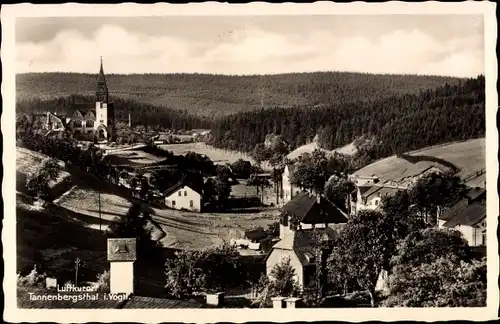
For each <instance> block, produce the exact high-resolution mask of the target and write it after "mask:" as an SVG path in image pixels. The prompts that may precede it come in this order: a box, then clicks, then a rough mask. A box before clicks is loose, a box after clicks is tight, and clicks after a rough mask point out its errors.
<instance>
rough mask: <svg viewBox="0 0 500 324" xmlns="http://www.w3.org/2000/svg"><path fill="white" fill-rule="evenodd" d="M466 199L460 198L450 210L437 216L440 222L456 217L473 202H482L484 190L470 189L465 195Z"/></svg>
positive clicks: (484, 196) (484, 197)
mask: <svg viewBox="0 0 500 324" xmlns="http://www.w3.org/2000/svg"><path fill="white" fill-rule="evenodd" d="M466 196H467V197H466V198H462V199H461V200H459V201H458V202H457V203H456V204H455V205H453V206H452V207H451V208H449V209H448V210H446V211H445V212H443V213H442V214H441V216H439V219H441V220H446V221H447V220H450V219H452V218H453V217H454V216H456V215H457V214H458V213H459V212H460V211H462V210H463V209H465V208H466V207H467V206H469V204H471V203H473V202H475V201H482V200H485V199H486V189H484V188H471V189H469V191H468V192H467V194H466Z"/></svg>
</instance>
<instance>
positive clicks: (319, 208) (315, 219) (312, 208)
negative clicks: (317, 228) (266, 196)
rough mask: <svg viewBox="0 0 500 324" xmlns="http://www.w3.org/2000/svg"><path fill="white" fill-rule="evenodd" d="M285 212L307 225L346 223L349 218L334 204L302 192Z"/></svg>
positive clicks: (291, 201) (286, 206) (289, 203)
mask: <svg viewBox="0 0 500 324" xmlns="http://www.w3.org/2000/svg"><path fill="white" fill-rule="evenodd" d="M283 212H284V213H286V214H288V215H290V216H291V217H292V218H294V219H296V220H297V221H299V222H301V223H305V224H324V223H329V224H333V223H346V222H347V217H346V216H345V214H344V213H343V212H342V211H341V210H340V209H339V208H338V207H337V206H335V205H334V204H333V203H331V202H329V201H328V200H326V199H325V198H323V197H320V201H319V202H318V201H317V199H316V197H314V196H312V195H310V194H309V193H308V192H306V191H302V192H301V193H299V194H298V195H297V196H295V197H294V198H293V199H292V200H290V201H289V202H288V203H287V204H286V205H285V206H283Z"/></svg>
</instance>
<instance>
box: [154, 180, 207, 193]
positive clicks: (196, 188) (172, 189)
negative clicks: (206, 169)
mask: <svg viewBox="0 0 500 324" xmlns="http://www.w3.org/2000/svg"><path fill="white" fill-rule="evenodd" d="M184 186H187V187H189V188H191V189H193V190H194V191H196V192H197V193H199V194H200V195H201V194H202V193H203V188H202V186H201V184H198V183H197V181H194V179H191V178H190V177H188V176H184V177H183V178H182V179H181V180H180V181H179V182H177V183H176V184H174V185H173V186H172V187H170V188H168V189H167V190H165V191H164V192H163V194H164V195H165V197H168V196H170V195H171V194H173V193H174V192H176V191H177V190H179V189H181V188H182V187H184Z"/></svg>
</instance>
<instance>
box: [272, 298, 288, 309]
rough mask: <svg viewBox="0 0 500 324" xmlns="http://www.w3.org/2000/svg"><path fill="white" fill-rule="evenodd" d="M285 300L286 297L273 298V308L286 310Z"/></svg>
mask: <svg viewBox="0 0 500 324" xmlns="http://www.w3.org/2000/svg"><path fill="white" fill-rule="evenodd" d="M285 299H286V297H273V298H271V300H272V301H273V308H286V304H285Z"/></svg>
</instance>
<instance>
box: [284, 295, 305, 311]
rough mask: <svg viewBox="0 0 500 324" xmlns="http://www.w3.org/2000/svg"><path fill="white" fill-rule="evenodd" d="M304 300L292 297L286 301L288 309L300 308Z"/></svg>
mask: <svg viewBox="0 0 500 324" xmlns="http://www.w3.org/2000/svg"><path fill="white" fill-rule="evenodd" d="M301 301H302V299H300V298H297V297H290V298H287V299H285V303H286V308H300V306H301Z"/></svg>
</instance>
